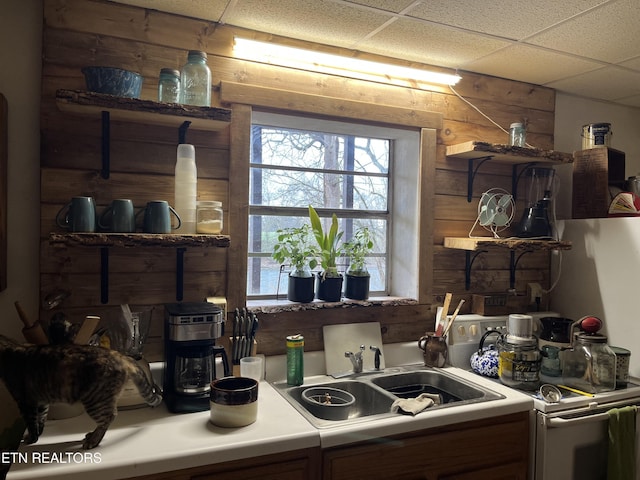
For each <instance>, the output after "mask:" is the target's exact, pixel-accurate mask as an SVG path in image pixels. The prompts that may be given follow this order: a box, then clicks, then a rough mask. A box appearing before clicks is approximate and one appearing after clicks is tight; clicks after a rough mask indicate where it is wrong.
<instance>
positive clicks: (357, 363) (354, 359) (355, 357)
mask: <svg viewBox="0 0 640 480" xmlns="http://www.w3.org/2000/svg"><path fill="white" fill-rule="evenodd" d="M364 348H365V347H364V345H360V351H358V352H356V353H353V352H344V356H345V357H346V358H348V359H349V360H351V363H352V364H353V373H362V354H363V353H364Z"/></svg>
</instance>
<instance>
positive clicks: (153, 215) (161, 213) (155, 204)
mask: <svg viewBox="0 0 640 480" xmlns="http://www.w3.org/2000/svg"><path fill="white" fill-rule="evenodd" d="M143 211H144V220H143V230H144V232H145V233H171V230H176V229H178V228H180V225H182V221H181V220H180V216H179V215H178V213H177V212H176V211H175V210H174V209H173V207H171V206H170V205H169V202H167V201H166V200H152V201H150V202H147V206H146V207H145V209H144V210H143ZM138 213H140V212H138ZM172 213H173V215H175V217H176V219H177V220H178V225H176V226H175V227H173V226H171V214H172Z"/></svg>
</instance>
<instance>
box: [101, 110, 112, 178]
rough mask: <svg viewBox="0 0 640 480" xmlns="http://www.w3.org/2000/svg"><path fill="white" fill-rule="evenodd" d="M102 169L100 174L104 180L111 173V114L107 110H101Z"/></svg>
mask: <svg viewBox="0 0 640 480" xmlns="http://www.w3.org/2000/svg"><path fill="white" fill-rule="evenodd" d="M101 119H102V170H101V171H100V175H101V176H102V178H104V179H105V180H106V179H108V178H109V175H110V173H111V116H110V114H109V112H108V111H107V110H103V111H102V115H101Z"/></svg>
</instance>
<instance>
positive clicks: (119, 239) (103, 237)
mask: <svg viewBox="0 0 640 480" xmlns="http://www.w3.org/2000/svg"><path fill="white" fill-rule="evenodd" d="M49 243H50V244H51V245H53V246H56V245H58V246H64V247H93V248H100V301H101V302H102V303H103V304H106V303H108V302H109V248H110V247H121V248H132V247H172V248H175V249H176V301H181V300H182V298H183V291H184V252H185V251H186V250H187V247H189V246H192V247H220V248H227V247H229V245H230V243H231V242H230V238H229V236H228V235H178V234H151V233H55V232H54V233H50V234H49Z"/></svg>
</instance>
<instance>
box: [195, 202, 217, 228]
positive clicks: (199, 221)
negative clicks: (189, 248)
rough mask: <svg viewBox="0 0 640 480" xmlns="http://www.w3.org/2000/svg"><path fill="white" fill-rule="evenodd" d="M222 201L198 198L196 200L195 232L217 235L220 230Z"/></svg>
mask: <svg viewBox="0 0 640 480" xmlns="http://www.w3.org/2000/svg"><path fill="white" fill-rule="evenodd" d="M222 217H223V214H222V202H216V201H212V200H200V201H198V202H196V233H208V234H211V235H217V234H219V233H221V232H222V226H223V225H222V223H223V218H222Z"/></svg>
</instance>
